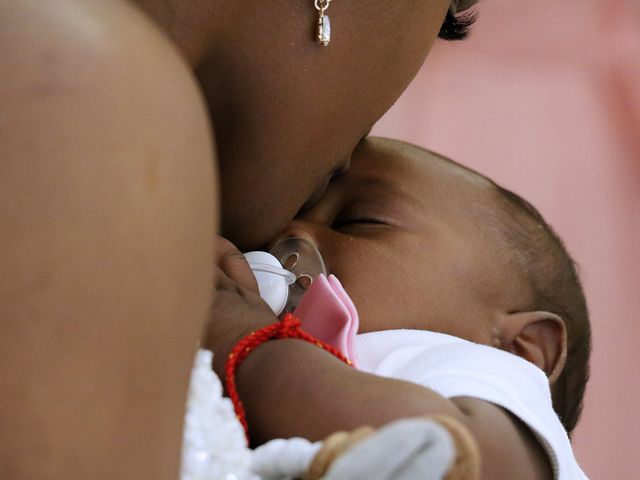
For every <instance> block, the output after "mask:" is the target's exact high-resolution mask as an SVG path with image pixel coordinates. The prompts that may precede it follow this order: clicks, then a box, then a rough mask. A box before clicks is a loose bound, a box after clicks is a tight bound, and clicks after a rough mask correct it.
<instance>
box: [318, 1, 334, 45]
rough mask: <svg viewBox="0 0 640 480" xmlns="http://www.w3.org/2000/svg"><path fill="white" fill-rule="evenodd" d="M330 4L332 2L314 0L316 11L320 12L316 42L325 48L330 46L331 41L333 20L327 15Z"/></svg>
mask: <svg viewBox="0 0 640 480" xmlns="http://www.w3.org/2000/svg"><path fill="white" fill-rule="evenodd" d="M330 3H331V0H314V5H315V7H316V10H318V12H319V15H318V29H317V35H316V42H318V44H322V45H324V46H325V47H326V46H327V45H329V42H330V41H331V19H330V18H329V15H325V12H326V11H327V9H328V8H329V4H330Z"/></svg>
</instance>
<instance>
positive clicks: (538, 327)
mask: <svg viewBox="0 0 640 480" xmlns="http://www.w3.org/2000/svg"><path fill="white" fill-rule="evenodd" d="M501 323H502V324H501V325H500V328H499V332H500V338H499V340H500V344H501V346H502V348H503V349H504V350H507V351H509V352H511V353H513V354H514V355H517V356H519V357H522V358H524V359H525V360H528V361H529V362H531V363H533V364H535V365H537V366H538V368H540V369H541V370H543V371H544V372H545V373H546V375H547V378H548V379H549V384H550V385H553V384H554V383H555V382H556V380H557V379H558V377H559V376H560V374H561V373H562V370H563V369H564V365H565V362H566V361H567V328H566V326H565V324H564V321H563V320H562V318H560V317H559V316H558V315H556V314H554V313H549V312H518V313H510V314H507V315H505V317H504V318H503V319H502V321H501Z"/></svg>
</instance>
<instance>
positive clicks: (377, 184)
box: [358, 175, 421, 208]
mask: <svg viewBox="0 0 640 480" xmlns="http://www.w3.org/2000/svg"><path fill="white" fill-rule="evenodd" d="M358 187H362V188H365V189H367V190H374V191H375V190H378V191H380V190H383V191H384V192H385V194H386V195H392V196H393V197H398V198H400V199H401V200H402V201H403V202H404V203H407V204H409V205H411V206H413V207H416V208H418V207H420V205H421V202H420V201H419V200H418V198H416V196H414V195H411V194H410V193H408V192H407V191H405V190H403V189H402V188H400V187H399V186H397V185H395V184H394V183H393V182H390V181H389V180H387V179H385V178H383V177H381V176H377V175H365V176H363V177H362V178H360V179H358Z"/></svg>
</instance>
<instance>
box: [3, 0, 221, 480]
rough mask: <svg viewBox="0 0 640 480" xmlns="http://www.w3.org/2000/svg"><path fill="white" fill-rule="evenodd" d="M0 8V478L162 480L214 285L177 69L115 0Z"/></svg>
mask: <svg viewBox="0 0 640 480" xmlns="http://www.w3.org/2000/svg"><path fill="white" fill-rule="evenodd" d="M10 3H11V6H9V5H7V4H5V5H4V6H2V7H0V10H1V11H2V13H1V14H0V32H2V34H1V35H2V41H1V42H0V58H1V59H2V61H1V62H0V78H2V80H1V81H0V271H1V272H2V273H1V274H0V309H1V313H0V352H1V353H0V355H1V360H0V431H1V432H2V435H0V472H2V474H0V476H2V478H7V479H9V478H16V479H17V478H21V479H22V478H25V479H26V478H38V479H54V478H55V479H59V478H92V479H109V480H113V479H116V478H123V479H124V478H131V479H133V478H135V479H147V478H148V479H154V480H155V479H172V480H175V478H177V475H178V465H179V456H180V445H181V439H182V438H181V437H182V436H181V432H182V420H183V414H184V398H185V395H186V388H187V384H188V379H189V371H190V367H191V364H192V360H193V353H194V352H195V349H196V345H197V339H198V337H199V334H200V331H201V328H202V327H203V325H204V322H205V320H206V316H207V311H208V308H209V306H210V301H211V297H212V291H213V282H212V280H213V275H212V265H213V264H214V258H213V249H214V244H213V235H214V228H215V227H214V226H215V215H216V213H217V210H216V205H215V201H214V198H215V191H214V185H215V183H214V177H213V166H214V158H213V147H212V143H211V132H210V129H209V125H208V121H207V117H206V113H205V109H204V107H203V104H202V101H201V99H200V95H199V93H198V89H197V87H196V85H195V82H194V81H193V80H192V78H191V75H190V72H189V71H188V69H187V68H186V67H185V65H184V64H183V63H182V61H181V59H180V58H179V55H178V54H177V53H176V52H175V51H174V50H173V48H172V46H171V45H170V44H169V42H167V41H166V40H165V39H164V37H163V36H162V35H161V34H160V33H158V32H157V31H156V30H155V29H154V28H153V27H152V26H151V24H149V23H147V22H146V21H145V19H144V18H143V16H142V15H140V14H138V12H137V11H135V10H134V9H133V8H131V7H129V6H128V4H126V3H124V2H120V1H116V0H111V1H109V2H103V1H93V0H77V1H74V0H67V1H58V2H42V1H39V0H21V1H20V2H10Z"/></svg>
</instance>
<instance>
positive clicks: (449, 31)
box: [438, 5, 478, 40]
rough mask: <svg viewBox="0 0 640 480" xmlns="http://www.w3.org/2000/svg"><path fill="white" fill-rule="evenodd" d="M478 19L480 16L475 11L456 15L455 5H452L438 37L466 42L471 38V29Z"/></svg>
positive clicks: (469, 10)
mask: <svg viewBox="0 0 640 480" xmlns="http://www.w3.org/2000/svg"><path fill="white" fill-rule="evenodd" d="M477 18H478V15H477V14H476V11H475V10H474V9H472V8H471V9H468V10H465V11H463V12H460V13H456V7H455V5H452V6H451V8H449V10H448V11H447V16H446V17H445V19H444V23H443V24H442V27H440V33H439V34H438V36H439V37H440V38H442V39H443V40H464V39H465V38H467V37H468V36H469V33H470V32H471V27H472V26H473V24H474V23H475V21H476V19H477Z"/></svg>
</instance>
